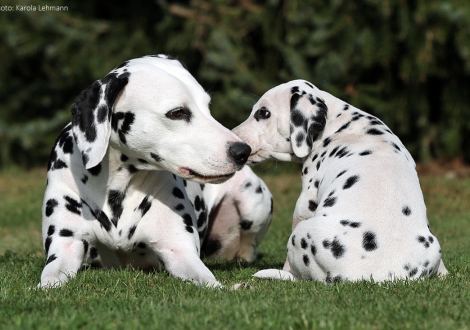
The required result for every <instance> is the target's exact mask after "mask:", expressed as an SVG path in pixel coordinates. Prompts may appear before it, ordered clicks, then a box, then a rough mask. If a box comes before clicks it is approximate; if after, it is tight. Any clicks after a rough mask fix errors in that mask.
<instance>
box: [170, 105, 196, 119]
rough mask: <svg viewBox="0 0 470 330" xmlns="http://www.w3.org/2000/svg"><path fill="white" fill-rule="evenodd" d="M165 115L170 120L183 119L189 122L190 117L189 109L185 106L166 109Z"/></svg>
mask: <svg viewBox="0 0 470 330" xmlns="http://www.w3.org/2000/svg"><path fill="white" fill-rule="evenodd" d="M165 116H167V118H170V119H172V120H185V121H187V122H189V121H190V119H191V110H189V109H188V108H187V107H179V108H176V109H173V110H170V111H168V112H167V113H166V114H165Z"/></svg>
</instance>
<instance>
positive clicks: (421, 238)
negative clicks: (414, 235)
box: [418, 236, 429, 249]
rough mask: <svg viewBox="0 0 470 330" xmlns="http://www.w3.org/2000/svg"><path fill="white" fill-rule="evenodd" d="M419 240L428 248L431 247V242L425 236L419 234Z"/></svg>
mask: <svg viewBox="0 0 470 330" xmlns="http://www.w3.org/2000/svg"><path fill="white" fill-rule="evenodd" d="M418 242H420V243H421V244H423V245H424V247H425V248H426V249H427V248H428V247H429V242H428V241H427V240H426V238H425V237H424V236H418Z"/></svg>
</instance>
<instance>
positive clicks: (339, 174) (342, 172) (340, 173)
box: [336, 170, 347, 178]
mask: <svg viewBox="0 0 470 330" xmlns="http://www.w3.org/2000/svg"><path fill="white" fill-rule="evenodd" d="M346 171H347V170H344V171H341V172H339V173H338V175H337V176H336V178H339V177H340V176H341V175H343V174H344V173H346Z"/></svg>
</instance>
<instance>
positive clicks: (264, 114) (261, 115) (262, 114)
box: [254, 107, 271, 121]
mask: <svg viewBox="0 0 470 330" xmlns="http://www.w3.org/2000/svg"><path fill="white" fill-rule="evenodd" d="M254 117H255V119H256V120H257V121H259V120H260V119H268V118H269V117H271V112H269V110H268V109H266V108H265V107H262V108H261V109H259V110H258V111H256V112H255V116H254Z"/></svg>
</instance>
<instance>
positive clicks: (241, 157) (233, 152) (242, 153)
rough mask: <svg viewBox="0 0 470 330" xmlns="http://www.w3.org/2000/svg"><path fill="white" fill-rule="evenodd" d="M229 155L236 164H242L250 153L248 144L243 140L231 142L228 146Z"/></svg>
mask: <svg viewBox="0 0 470 330" xmlns="http://www.w3.org/2000/svg"><path fill="white" fill-rule="evenodd" d="M228 153H229V155H230V157H232V159H233V160H234V161H235V164H237V165H243V164H245V163H246V161H247V160H248V157H249V156H250V153H251V148H250V146H249V145H248V144H246V143H243V142H233V143H232V144H231V145H230V147H229V148H228Z"/></svg>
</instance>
